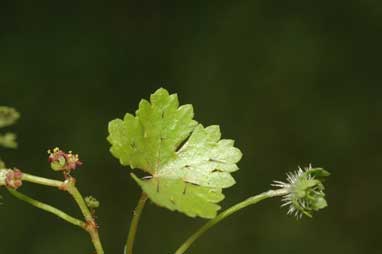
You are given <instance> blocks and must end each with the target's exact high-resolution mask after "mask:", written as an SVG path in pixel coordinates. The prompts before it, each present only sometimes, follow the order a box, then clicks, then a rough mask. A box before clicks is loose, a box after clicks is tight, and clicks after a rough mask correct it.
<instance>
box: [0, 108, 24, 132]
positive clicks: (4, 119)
mask: <svg viewBox="0 0 382 254" xmlns="http://www.w3.org/2000/svg"><path fill="white" fill-rule="evenodd" d="M19 117H20V114H19V113H18V112H17V111H16V109H14V108H10V107H5V106H0V128H2V127H6V126H9V125H12V124H14V123H15V122H16V121H17V120H18V119H19Z"/></svg>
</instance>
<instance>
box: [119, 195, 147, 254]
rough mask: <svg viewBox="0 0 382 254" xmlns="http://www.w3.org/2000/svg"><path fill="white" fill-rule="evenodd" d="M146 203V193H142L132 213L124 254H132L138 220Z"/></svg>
mask: <svg viewBox="0 0 382 254" xmlns="http://www.w3.org/2000/svg"><path fill="white" fill-rule="evenodd" d="M146 201H147V195H146V193H144V192H142V194H141V197H140V198H139V200H138V204H137V207H136V208H135V210H134V212H133V219H132V220H131V225H130V229H129V235H128V237H127V241H126V245H125V252H124V253H125V254H133V248H134V241H135V236H136V234H137V229H138V224H139V219H140V218H141V215H142V212H143V208H144V207H145V204H146Z"/></svg>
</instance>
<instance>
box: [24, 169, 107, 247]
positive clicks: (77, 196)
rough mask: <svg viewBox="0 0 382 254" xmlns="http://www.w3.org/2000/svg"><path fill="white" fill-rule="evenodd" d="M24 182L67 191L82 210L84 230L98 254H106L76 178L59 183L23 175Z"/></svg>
mask: <svg viewBox="0 0 382 254" xmlns="http://www.w3.org/2000/svg"><path fill="white" fill-rule="evenodd" d="M22 180H23V181H27V182H31V183H35V184H40V185H45V186H49V187H56V188H58V189H61V190H65V191H67V192H68V193H69V194H70V195H71V196H72V197H73V199H74V201H75V202H76V203H77V205H78V207H79V208H80V210H81V212H82V215H83V216H84V218H85V221H86V222H85V225H84V227H83V228H84V229H85V230H86V231H87V232H88V233H89V235H90V237H91V240H92V242H93V245H94V248H95V250H96V252H97V254H104V250H103V247H102V244H101V241H100V238H99V234H98V226H97V223H96V222H95V220H94V218H93V215H92V213H91V212H90V210H89V208H88V207H87V205H86V202H85V200H84V198H83V196H82V195H81V193H80V192H79V190H78V189H77V187H76V186H75V179H74V178H71V177H69V178H68V179H67V180H65V181H58V180H53V179H49V178H44V177H39V176H34V175H30V174H26V173H23V174H22Z"/></svg>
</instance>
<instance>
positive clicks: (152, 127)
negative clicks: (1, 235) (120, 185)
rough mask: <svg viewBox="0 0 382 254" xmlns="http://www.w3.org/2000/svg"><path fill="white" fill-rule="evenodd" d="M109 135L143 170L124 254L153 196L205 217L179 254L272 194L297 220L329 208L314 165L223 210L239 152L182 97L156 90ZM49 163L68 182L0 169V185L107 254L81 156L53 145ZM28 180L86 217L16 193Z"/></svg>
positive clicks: (129, 162) (115, 149) (127, 162)
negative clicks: (59, 194) (85, 191)
mask: <svg viewBox="0 0 382 254" xmlns="http://www.w3.org/2000/svg"><path fill="white" fill-rule="evenodd" d="M1 116H2V115H1V114H0V127H1V123H2V120H1ZM17 116H18V115H17ZM3 122H6V121H3ZM9 122H10V123H13V122H14V121H13V122H12V121H8V123H9ZM108 131H109V136H108V137H107V140H108V141H109V143H110V144H111V148H110V152H111V153H112V155H113V156H114V157H116V158H117V159H118V160H119V161H120V163H121V165H123V166H127V167H130V168H131V169H132V170H134V169H137V170H140V171H143V172H142V173H143V174H142V173H140V174H139V175H140V176H138V175H137V174H136V173H131V177H132V178H133V179H134V180H135V182H136V183H137V184H138V185H139V186H140V188H141V190H142V194H141V197H140V198H139V200H138V203H137V206H136V209H135V210H134V212H133V216H132V219H131V223H130V230H129V234H128V237H127V241H126V244H125V250H124V251H125V253H126V254H132V253H133V247H134V241H135V237H136V233H137V229H138V225H139V220H140V217H141V215H142V211H143V209H144V206H145V203H146V201H147V200H148V199H150V200H151V201H152V202H153V203H155V204H157V205H158V206H160V207H164V208H166V209H169V210H171V211H177V212H181V213H183V214H185V215H187V216H189V217H201V218H204V219H207V222H206V223H205V224H204V225H203V226H202V227H201V228H200V229H199V230H197V231H196V232H195V233H194V234H192V235H191V236H190V237H189V238H188V239H187V240H186V241H185V242H184V243H183V244H181V245H180V247H179V248H178V249H177V250H175V251H174V253H175V254H183V253H185V252H186V251H187V250H188V249H189V248H190V247H191V245H192V244H193V243H194V242H195V241H196V240H197V239H198V238H199V237H201V236H202V235H203V234H204V233H205V232H207V231H208V230H209V229H210V228H211V227H213V226H215V225H216V224H217V223H219V222H220V221H222V220H224V219H225V218H227V217H228V216H230V215H232V214H234V213H236V212H237V211H239V210H241V209H243V208H245V207H248V206H251V205H254V204H257V203H259V202H260V201H262V200H265V199H268V198H271V197H277V196H280V197H282V202H283V204H282V206H287V207H288V212H287V213H288V214H293V215H295V216H296V217H297V218H301V217H302V216H303V215H306V216H308V217H312V215H313V213H314V212H316V211H319V210H321V209H323V208H325V207H326V206H327V203H326V200H325V194H324V185H323V181H324V178H325V177H327V176H329V173H328V172H327V171H326V170H324V169H322V168H316V167H312V166H311V165H309V166H308V167H306V168H304V169H302V168H298V169H297V170H296V171H295V172H291V173H287V179H286V181H285V182H282V181H275V182H274V183H273V184H272V186H273V187H274V188H273V189H271V190H268V191H266V192H263V193H260V194H258V195H254V196H252V197H249V198H247V199H245V200H244V201H242V202H239V203H237V204H236V205H233V206H232V207H230V208H228V209H226V210H224V211H222V212H219V211H220V209H221V207H220V205H219V203H220V202H221V201H222V200H223V199H224V194H223V189H225V188H229V187H231V186H232V185H234V184H235V179H234V178H233V176H232V174H233V173H234V172H235V171H237V170H238V169H239V167H238V166H237V163H238V162H239V161H240V159H241V157H242V153H241V151H240V150H239V149H238V148H236V147H235V146H234V141H233V140H232V139H223V138H221V132H220V127H219V126H217V125H212V126H207V127H205V126H203V125H202V124H200V123H198V122H197V121H196V120H195V119H194V112H193V107H192V105H179V101H178V96H177V95H176V94H169V93H168V91H167V90H165V89H163V88H160V89H158V90H157V91H156V92H154V93H153V94H152V95H151V97H150V100H145V99H143V100H141V102H140V103H139V107H138V110H137V111H136V112H135V115H133V114H129V113H127V114H126V115H125V116H124V117H123V119H115V120H112V121H111V122H110V123H109V127H108ZM0 144H1V143H0ZM49 162H50V165H51V168H52V169H53V170H55V171H59V172H62V174H63V180H53V179H47V178H43V177H39V176H33V175H30V174H27V173H25V172H23V171H21V170H19V169H15V168H13V169H10V168H6V167H5V165H0V166H1V167H0V186H4V187H5V188H6V189H7V190H8V191H9V192H10V193H11V194H12V195H13V196H15V197H16V198H19V199H21V200H23V201H25V202H27V203H30V204H31V205H33V206H35V207H37V208H40V209H42V210H45V211H47V212H50V213H52V214H54V215H56V216H58V217H60V218H61V219H63V220H65V221H67V222H69V223H71V224H73V225H76V226H78V227H80V228H82V229H84V230H85V231H86V232H88V233H89V235H90V238H91V240H92V242H93V245H94V249H95V251H96V253H97V254H103V253H104V250H103V247H102V243H101V240H100V237H99V233H98V225H97V223H96V220H95V216H94V214H95V209H97V208H98V207H99V206H100V202H99V201H98V200H96V199H95V198H94V197H92V196H89V197H83V196H82V195H81V193H80V192H79V190H78V188H77V181H76V179H75V178H74V177H73V171H74V170H76V169H77V168H78V167H79V166H81V165H82V162H81V161H80V159H79V156H78V155H76V154H73V153H72V152H64V151H63V150H61V149H59V148H55V149H53V150H52V151H49ZM141 175H143V176H141ZM24 182H30V183H35V184H41V185H45V186H49V187H54V188H58V189H60V190H62V191H64V192H67V193H69V194H70V195H71V196H72V197H73V199H74V201H75V202H76V203H77V205H78V207H79V208H80V210H81V212H82V214H83V216H84V219H82V220H81V219H78V218H74V217H72V216H70V215H68V214H67V213H65V212H63V211H62V210H59V209H58V208H55V207H53V206H51V205H48V204H46V203H43V202H41V201H38V200H36V199H33V198H31V197H29V196H27V195H25V194H22V193H20V192H18V190H17V189H18V188H20V187H21V186H22V184H23V183H24Z"/></svg>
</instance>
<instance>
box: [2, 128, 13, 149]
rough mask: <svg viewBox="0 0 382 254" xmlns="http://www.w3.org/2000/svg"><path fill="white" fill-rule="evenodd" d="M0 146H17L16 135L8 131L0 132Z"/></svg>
mask: <svg viewBox="0 0 382 254" xmlns="http://www.w3.org/2000/svg"><path fill="white" fill-rule="evenodd" d="M0 146H3V147H5V148H17V142H16V135H15V134H14V133H9V132H8V133H6V134H0Z"/></svg>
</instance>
